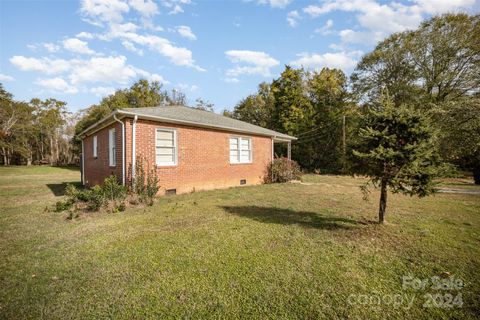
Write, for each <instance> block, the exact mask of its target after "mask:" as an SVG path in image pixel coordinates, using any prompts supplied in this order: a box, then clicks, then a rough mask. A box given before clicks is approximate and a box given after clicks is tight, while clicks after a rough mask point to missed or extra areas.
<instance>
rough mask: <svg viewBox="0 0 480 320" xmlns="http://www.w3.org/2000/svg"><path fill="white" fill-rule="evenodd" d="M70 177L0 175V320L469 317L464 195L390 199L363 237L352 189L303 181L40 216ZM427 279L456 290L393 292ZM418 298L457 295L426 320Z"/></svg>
mask: <svg viewBox="0 0 480 320" xmlns="http://www.w3.org/2000/svg"><path fill="white" fill-rule="evenodd" d="M79 177H80V174H79V172H78V171H76V170H72V169H59V168H48V167H41V168H40V167H32V168H0V252H1V259H0V288H1V290H0V318H10V319H22V318H47V319H55V318H56V319H66V318H75V319H77V318H78V319H85V318H123V319H132V318H157V319H158V318H197V319H204V318H247V319H250V318H272V319H273V318H283V319H294V318H364V319H373V318H382V319H384V318H389V317H392V318H405V317H408V318H412V319H413V318H444V319H447V318H472V319H473V318H475V317H476V316H477V315H478V314H479V312H480V299H479V297H480V273H479V270H480V196H478V195H462V194H437V195H435V196H432V197H429V198H425V199H417V198H410V197H404V196H400V195H391V196H389V207H388V214H387V220H388V221H389V224H387V225H384V226H382V225H377V224H375V223H371V222H372V221H374V220H375V219H376V212H377V196H378V194H377V193H372V196H371V200H370V202H365V201H363V200H362V194H361V192H360V190H359V188H358V186H359V185H360V184H361V183H362V182H363V180H362V179H353V178H350V177H337V176H306V177H304V179H303V180H304V181H306V182H310V183H311V184H310V185H301V184H277V185H261V186H252V187H243V188H232V189H228V190H217V191H208V192H197V193H193V194H188V195H180V196H172V197H164V198H161V199H159V200H158V201H157V203H156V204H155V205H154V206H153V207H148V208H137V209H128V210H127V211H126V212H124V213H118V214H108V213H94V214H88V215H85V216H82V217H80V218H79V219H75V220H73V221H70V220H66V217H67V213H55V212H52V211H50V210H49V208H51V207H52V205H53V204H54V203H55V202H56V201H57V200H59V199H61V196H60V194H61V191H62V189H63V186H64V183H65V182H75V181H78V180H79ZM449 183H450V182H449ZM451 183H454V181H452V182H451ZM462 183H463V182H462ZM444 185H446V184H444ZM472 188H474V187H473V186H472ZM439 275H444V276H445V277H447V278H446V279H460V280H461V281H463V283H464V287H463V288H461V289H460V288H456V289H455V290H444V291H441V290H433V289H432V288H431V287H430V286H431V283H430V285H427V286H426V287H425V289H419V290H415V289H413V288H406V289H402V277H403V276H411V277H414V278H419V279H430V278H431V277H434V276H439ZM448 275H450V278H448ZM427 294H440V298H442V299H445V302H449V299H450V298H449V296H448V294H451V295H453V296H454V297H456V296H458V294H461V298H462V301H463V305H461V306H459V305H454V306H455V307H454V308H446V307H448V306H451V305H452V304H451V303H446V304H443V305H442V306H444V307H445V308H442V307H435V306H430V307H429V308H427V307H424V303H425V302H427V304H428V301H427V300H428V296H426V295H427ZM366 299H368V300H366ZM377 299H378V300H380V303H377V302H378V300H377ZM391 299H397V300H395V301H397V302H399V303H397V304H396V305H393V304H392V303H391V301H392V300H391ZM400 299H405V300H400ZM406 299H409V300H408V301H410V300H412V299H413V303H412V304H411V306H410V308H409V303H407V302H406V301H407V300H406ZM402 301H403V302H402ZM456 302H459V301H458V300H457V301H456Z"/></svg>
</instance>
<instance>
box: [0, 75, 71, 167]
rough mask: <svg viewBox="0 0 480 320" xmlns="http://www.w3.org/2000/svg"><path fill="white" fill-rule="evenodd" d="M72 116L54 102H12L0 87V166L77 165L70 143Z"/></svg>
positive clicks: (36, 100)
mask: <svg viewBox="0 0 480 320" xmlns="http://www.w3.org/2000/svg"><path fill="white" fill-rule="evenodd" d="M75 123H76V115H74V114H72V113H69V112H67V111H66V107H65V102H63V101H59V100H55V99H46V100H40V99H32V100H31V101H30V102H23V101H16V100H14V99H13V96H12V94H10V93H9V92H7V91H5V89H4V88H3V86H2V84H1V83H0V155H1V156H0V164H2V165H13V164H16V165H21V164H25V165H31V164H50V165H67V164H72V163H78V153H77V152H75V151H74V149H73V145H72V144H71V139H72V137H73V134H74V130H75Z"/></svg>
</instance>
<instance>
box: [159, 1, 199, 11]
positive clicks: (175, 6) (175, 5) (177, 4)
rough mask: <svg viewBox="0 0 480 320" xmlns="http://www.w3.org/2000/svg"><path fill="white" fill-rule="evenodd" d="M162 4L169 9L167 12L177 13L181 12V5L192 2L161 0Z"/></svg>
mask: <svg viewBox="0 0 480 320" xmlns="http://www.w3.org/2000/svg"><path fill="white" fill-rule="evenodd" d="M161 3H162V6H164V7H165V8H169V9H170V11H169V12H168V14H170V15H172V14H178V13H183V12H184V11H183V7H182V6H183V5H186V4H190V3H192V2H191V0H162V1H161Z"/></svg>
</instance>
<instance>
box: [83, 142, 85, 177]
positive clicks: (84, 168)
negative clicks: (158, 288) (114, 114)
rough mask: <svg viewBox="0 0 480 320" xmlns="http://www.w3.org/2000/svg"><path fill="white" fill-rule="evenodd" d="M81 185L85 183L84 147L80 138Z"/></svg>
mask: <svg viewBox="0 0 480 320" xmlns="http://www.w3.org/2000/svg"><path fill="white" fill-rule="evenodd" d="M82 185H85V147H84V146H83V139H82Z"/></svg>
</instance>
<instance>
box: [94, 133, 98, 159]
mask: <svg viewBox="0 0 480 320" xmlns="http://www.w3.org/2000/svg"><path fill="white" fill-rule="evenodd" d="M93 157H94V158H98V138H97V136H93Z"/></svg>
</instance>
